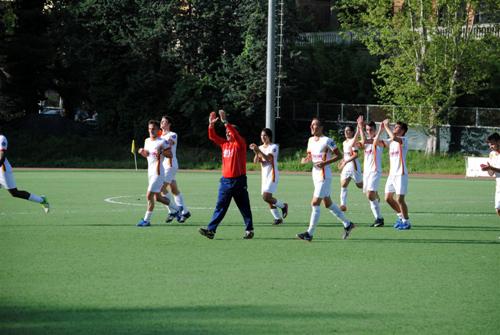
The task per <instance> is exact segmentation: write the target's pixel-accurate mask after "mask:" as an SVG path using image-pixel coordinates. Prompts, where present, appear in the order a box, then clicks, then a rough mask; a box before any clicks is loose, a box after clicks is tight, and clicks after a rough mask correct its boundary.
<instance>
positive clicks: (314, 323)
mask: <svg viewBox="0 0 500 335" xmlns="http://www.w3.org/2000/svg"><path fill="white" fill-rule="evenodd" d="M146 174H147V172H146V171H139V172H135V171H111V170H110V171H69V170H68V171H56V170H50V171H35V170H34V171H21V170H16V171H15V176H16V181H17V185H18V186H19V188H20V189H26V190H28V191H31V192H34V193H38V194H46V195H47V196H48V199H49V201H50V202H51V205H52V209H51V213H49V214H47V215H46V214H44V213H43V211H42V209H41V207H40V206H39V205H38V204H34V203H31V202H27V201H23V200H19V199H13V198H11V197H10V195H9V194H8V193H7V192H6V191H5V190H0V252H1V256H0V257H1V263H0V265H1V271H0V333H1V334H135V335H137V334H214V335H215V334H334V333H338V334H445V333H448V334H498V333H499V332H500V317H499V315H500V284H499V283H500V239H499V237H500V218H498V217H497V216H496V214H495V210H494V208H493V198H494V190H495V182H494V180H464V179H430V178H429V179H427V178H416V177H414V178H412V177H411V176H410V184H409V194H408V197H407V200H408V206H409V210H410V217H411V220H412V224H413V229H412V230H410V231H397V230H395V229H393V228H392V222H393V221H394V219H395V216H394V215H393V214H392V212H391V211H390V209H389V207H388V205H387V204H383V205H382V212H383V214H384V216H385V218H386V227H384V228H369V227H368V226H369V225H370V224H371V223H372V221H373V217H372V215H371V212H370V207H369V204H368V201H367V200H366V199H365V198H364V196H363V195H362V194H361V191H360V190H358V189H357V188H355V187H354V185H350V188H349V204H348V206H349V211H348V212H347V215H348V217H349V218H350V219H351V220H353V221H354V222H355V223H356V224H357V225H358V227H357V228H356V229H354V231H353V233H352V236H351V238H349V239H348V240H342V239H341V234H342V231H343V229H342V225H341V224H340V223H339V222H338V221H337V220H336V219H335V218H334V217H333V216H332V215H331V214H330V213H329V212H328V211H327V210H326V209H325V208H324V207H323V208H322V210H321V220H320V223H319V225H318V229H317V231H316V234H315V239H314V241H313V242H311V243H308V242H304V241H299V240H297V239H296V238H295V234H296V233H299V232H303V231H305V230H306V228H307V226H308V222H309V215H310V211H311V209H310V206H309V202H310V200H311V195H312V181H311V176H310V175H309V174H307V175H292V174H282V176H281V180H280V185H279V188H278V193H277V194H276V195H277V196H278V198H280V199H282V200H284V201H286V202H288V203H289V208H290V212H289V216H288V218H287V219H286V220H285V223H284V224H283V225H281V226H272V225H271V222H272V216H271V214H270V212H269V210H268V208H267V207H266V206H265V203H264V202H263V201H262V200H261V199H260V175H259V174H251V175H249V192H250V198H251V199H250V200H251V204H252V210H253V216H254V224H255V238H254V239H253V240H243V239H242V236H243V232H244V226H243V223H242V219H241V216H240V214H239V212H238V210H237V209H236V206H235V205H234V203H233V204H232V205H231V209H230V210H229V211H228V214H227V215H226V218H225V219H224V221H223V222H222V224H221V226H219V230H218V232H217V235H216V237H215V239H214V240H208V239H206V238H204V237H202V236H201V235H199V234H198V232H197V230H198V227H200V226H204V225H206V223H207V222H208V220H209V219H210V217H211V215H212V211H213V207H214V205H215V200H216V195H217V188H218V179H219V177H220V173H219V172H184V171H182V172H180V173H179V174H178V178H177V179H178V182H179V186H180V189H181V190H182V191H183V193H184V197H185V200H186V203H187V205H188V207H189V208H190V210H191V213H192V217H191V218H190V219H189V220H188V221H187V222H186V223H185V224H182V225H181V224H179V223H174V224H165V223H164V219H165V214H166V210H165V209H164V208H163V207H160V206H157V207H156V209H155V212H154V215H153V219H152V226H151V227H148V228H138V227H136V226H135V224H136V223H137V221H139V219H140V218H141V217H142V216H143V215H144V211H145V203H146V201H145V197H144V193H145V189H146V186H147V177H146ZM384 182H385V178H384V180H383V182H382V183H381V189H383V185H384ZM332 190H333V192H334V197H333V198H334V200H335V201H337V199H338V196H337V194H338V191H339V186H338V176H336V177H334V182H333V185H332Z"/></svg>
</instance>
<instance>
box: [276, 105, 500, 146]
mask: <svg viewBox="0 0 500 335" xmlns="http://www.w3.org/2000/svg"><path fill="white" fill-rule="evenodd" d="M424 112H425V111H424V110H423V107H412V106H392V105H363V104H330V103H312V102H301V103H298V102H290V103H288V104H286V105H285V106H284V108H283V109H282V111H281V114H280V115H279V117H280V118H283V119H288V120H294V121H299V122H300V121H303V122H309V121H310V120H311V118H313V117H319V118H321V119H322V120H323V121H324V122H326V123H327V124H328V123H329V124H335V128H337V129H339V130H340V131H341V128H342V127H343V126H345V125H346V124H354V123H355V122H356V119H357V117H358V116H359V115H363V116H364V118H365V120H366V121H372V120H373V121H375V122H381V121H382V120H384V119H387V118H389V119H391V120H392V121H395V120H397V119H398V116H399V115H402V114H403V113H416V115H417V116H419V115H420V116H422V115H425V113H424ZM449 114H450V116H451V117H452V120H450V121H452V122H448V123H447V124H444V125H442V126H440V132H439V142H440V151H441V152H464V153H471V154H485V153H487V152H488V146H487V145H486V142H485V138H486V137H487V136H488V134H491V133H493V132H500V108H479V107H473V108H471V107H454V108H453V109H452V110H451V111H450V113H449ZM422 118H423V116H422V117H420V118H417V119H419V120H420V122H419V123H416V124H410V130H409V131H408V137H409V138H411V143H410V149H412V150H425V148H426V144H427V139H428V136H427V134H426V133H425V128H424V127H422V126H420V124H425V121H426V120H423V119H422ZM449 123H452V125H450V124H449Z"/></svg>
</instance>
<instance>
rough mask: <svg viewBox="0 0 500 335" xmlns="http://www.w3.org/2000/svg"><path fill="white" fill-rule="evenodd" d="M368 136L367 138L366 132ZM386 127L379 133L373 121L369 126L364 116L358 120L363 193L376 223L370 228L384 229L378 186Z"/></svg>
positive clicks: (380, 129)
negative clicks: (361, 151) (383, 134)
mask: <svg viewBox="0 0 500 335" xmlns="http://www.w3.org/2000/svg"><path fill="white" fill-rule="evenodd" d="M363 127H364V128H365V129H364V130H365V131H366V134H367V135H368V136H365V131H364V130H363ZM383 129H384V127H383V126H382V127H380V128H379V129H378V131H377V125H376V124H375V122H373V121H371V122H369V123H367V124H364V122H363V116H360V117H359V118H358V131H359V135H360V137H361V141H360V144H361V147H362V148H363V149H364V153H365V154H364V162H363V192H364V193H365V194H366V196H367V198H368V201H369V202H370V208H371V210H372V213H373V216H374V217H375V222H374V223H373V224H372V225H371V226H370V227H383V226H384V218H383V217H382V214H381V213H380V197H379V195H378V186H379V184H380V177H381V176H382V153H383V151H384V148H385V147H386V144H385V142H384V141H383V140H381V139H380V134H381V133H382V130H383Z"/></svg>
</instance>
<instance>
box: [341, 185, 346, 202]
mask: <svg viewBox="0 0 500 335" xmlns="http://www.w3.org/2000/svg"><path fill="white" fill-rule="evenodd" d="M340 205H344V206H346V205H347V187H341V188H340Z"/></svg>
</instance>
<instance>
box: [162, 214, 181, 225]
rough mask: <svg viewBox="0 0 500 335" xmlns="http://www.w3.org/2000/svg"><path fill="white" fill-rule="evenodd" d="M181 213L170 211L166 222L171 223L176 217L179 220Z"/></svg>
mask: <svg viewBox="0 0 500 335" xmlns="http://www.w3.org/2000/svg"><path fill="white" fill-rule="evenodd" d="M179 214H180V213H179V211H177V212H172V213H168V215H167V218H166V219H165V223H170V222H172V221H174V220H175V219H177V221H179V218H180V216H179Z"/></svg>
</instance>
